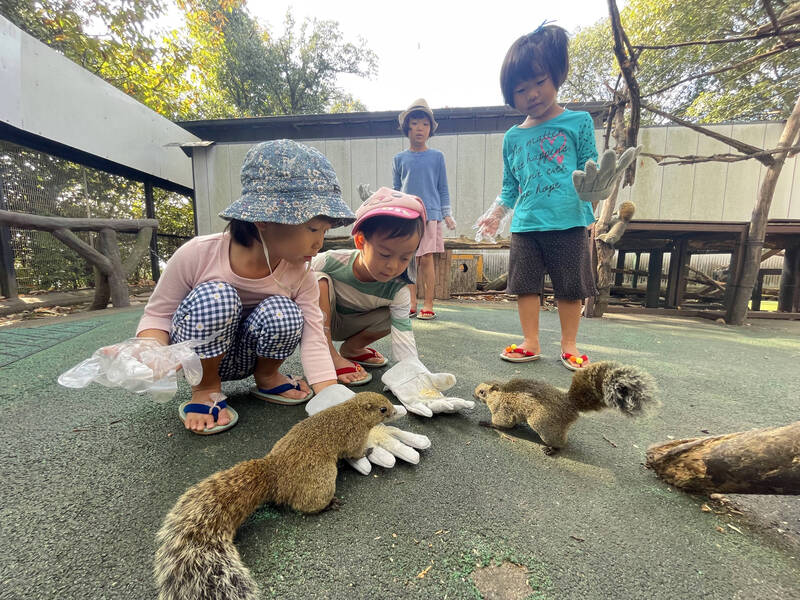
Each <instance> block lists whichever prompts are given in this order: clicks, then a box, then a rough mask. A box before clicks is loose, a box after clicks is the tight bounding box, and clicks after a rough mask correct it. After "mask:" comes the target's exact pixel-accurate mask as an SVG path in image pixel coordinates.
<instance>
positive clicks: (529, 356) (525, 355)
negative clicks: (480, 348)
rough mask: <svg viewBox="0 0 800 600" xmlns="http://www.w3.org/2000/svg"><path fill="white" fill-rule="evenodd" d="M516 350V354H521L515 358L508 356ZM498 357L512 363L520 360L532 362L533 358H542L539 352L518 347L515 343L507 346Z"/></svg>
mask: <svg viewBox="0 0 800 600" xmlns="http://www.w3.org/2000/svg"><path fill="white" fill-rule="evenodd" d="M512 352H516V353H517V354H522V356H519V357H517V358H514V357H511V356H508V355H509V354H510V353H512ZM500 358H502V359H503V360H507V361H508V362H514V363H521V362H532V361H534V360H539V359H540V358H542V355H541V353H540V354H536V353H535V352H531V351H530V350H525V348H519V347H518V346H517V345H516V344H511V345H510V346H507V347H506V349H505V350H503V351H502V352H501V353H500Z"/></svg>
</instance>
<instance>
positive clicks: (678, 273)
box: [665, 239, 690, 308]
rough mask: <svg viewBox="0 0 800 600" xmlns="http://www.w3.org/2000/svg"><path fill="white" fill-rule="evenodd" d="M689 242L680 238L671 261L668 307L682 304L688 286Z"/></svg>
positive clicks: (666, 304)
mask: <svg viewBox="0 0 800 600" xmlns="http://www.w3.org/2000/svg"><path fill="white" fill-rule="evenodd" d="M689 257H690V255H689V251H688V244H687V243H686V240H685V239H678V240H677V241H676V244H675V248H674V249H673V251H672V255H671V257H670V261H669V275H668V276H667V297H666V302H665V306H666V307H667V308H678V307H679V306H680V305H681V300H682V298H683V293H684V290H685V287H686V275H687V271H688V266H689Z"/></svg>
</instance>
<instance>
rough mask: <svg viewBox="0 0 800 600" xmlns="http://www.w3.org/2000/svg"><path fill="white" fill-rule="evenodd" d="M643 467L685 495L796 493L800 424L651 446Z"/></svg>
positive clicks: (799, 490) (798, 489)
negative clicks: (691, 493) (686, 493)
mask: <svg viewBox="0 0 800 600" xmlns="http://www.w3.org/2000/svg"><path fill="white" fill-rule="evenodd" d="M646 454H647V461H646V463H645V466H647V467H648V468H650V469H653V470H654V471H655V472H656V474H657V475H658V476H659V477H661V478H662V479H663V480H664V481H666V482H667V483H669V484H671V485H674V486H676V487H679V488H681V489H684V490H687V491H691V492H728V493H736V494H800V421H797V422H795V423H792V424H790V425H786V426H784V427H771V428H767V429H755V430H752V431H740V432H738V433H728V434H725V435H718V436H712V437H704V438H688V439H683V440H675V441H670V442H667V443H665V444H656V445H653V446H650V447H649V448H648V449H647V453H646Z"/></svg>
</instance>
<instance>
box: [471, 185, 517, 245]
mask: <svg viewBox="0 0 800 600" xmlns="http://www.w3.org/2000/svg"><path fill="white" fill-rule="evenodd" d="M513 213H514V209H513V208H509V207H508V206H506V205H505V204H503V203H502V202H501V201H500V197H499V196H498V197H497V198H496V199H495V201H494V202H493V203H492V205H491V206H490V207H489V208H488V209H487V211H486V212H485V213H483V215H482V216H481V217H480V218H479V219H478V220H477V221H476V222H475V225H473V226H472V228H473V229H474V230H475V241H476V242H482V241H484V240H486V241H489V242H491V243H492V244H494V243H495V242H496V241H497V234H498V233H500V232H501V231H502V230H503V229H504V228H505V226H506V223H508V221H509V220H510V219H511V216H512V215H513Z"/></svg>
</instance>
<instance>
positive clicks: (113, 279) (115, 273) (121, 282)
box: [100, 229, 131, 308]
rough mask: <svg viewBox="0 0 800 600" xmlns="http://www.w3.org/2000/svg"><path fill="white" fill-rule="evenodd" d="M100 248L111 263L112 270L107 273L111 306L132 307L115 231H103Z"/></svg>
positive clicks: (101, 232)
mask: <svg viewBox="0 0 800 600" xmlns="http://www.w3.org/2000/svg"><path fill="white" fill-rule="evenodd" d="M100 248H101V249H102V252H103V254H104V255H105V256H106V257H107V258H108V259H109V260H110V261H111V270H110V271H109V272H108V273H107V275H108V287H109V291H110V292H111V304H113V305H114V307H115V308H122V307H125V306H130V304H131V301H130V295H129V293H128V281H127V278H126V276H125V269H123V267H122V259H121V258H120V255H119V248H118V247H117V232H116V231H114V230H113V229H101V230H100Z"/></svg>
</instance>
